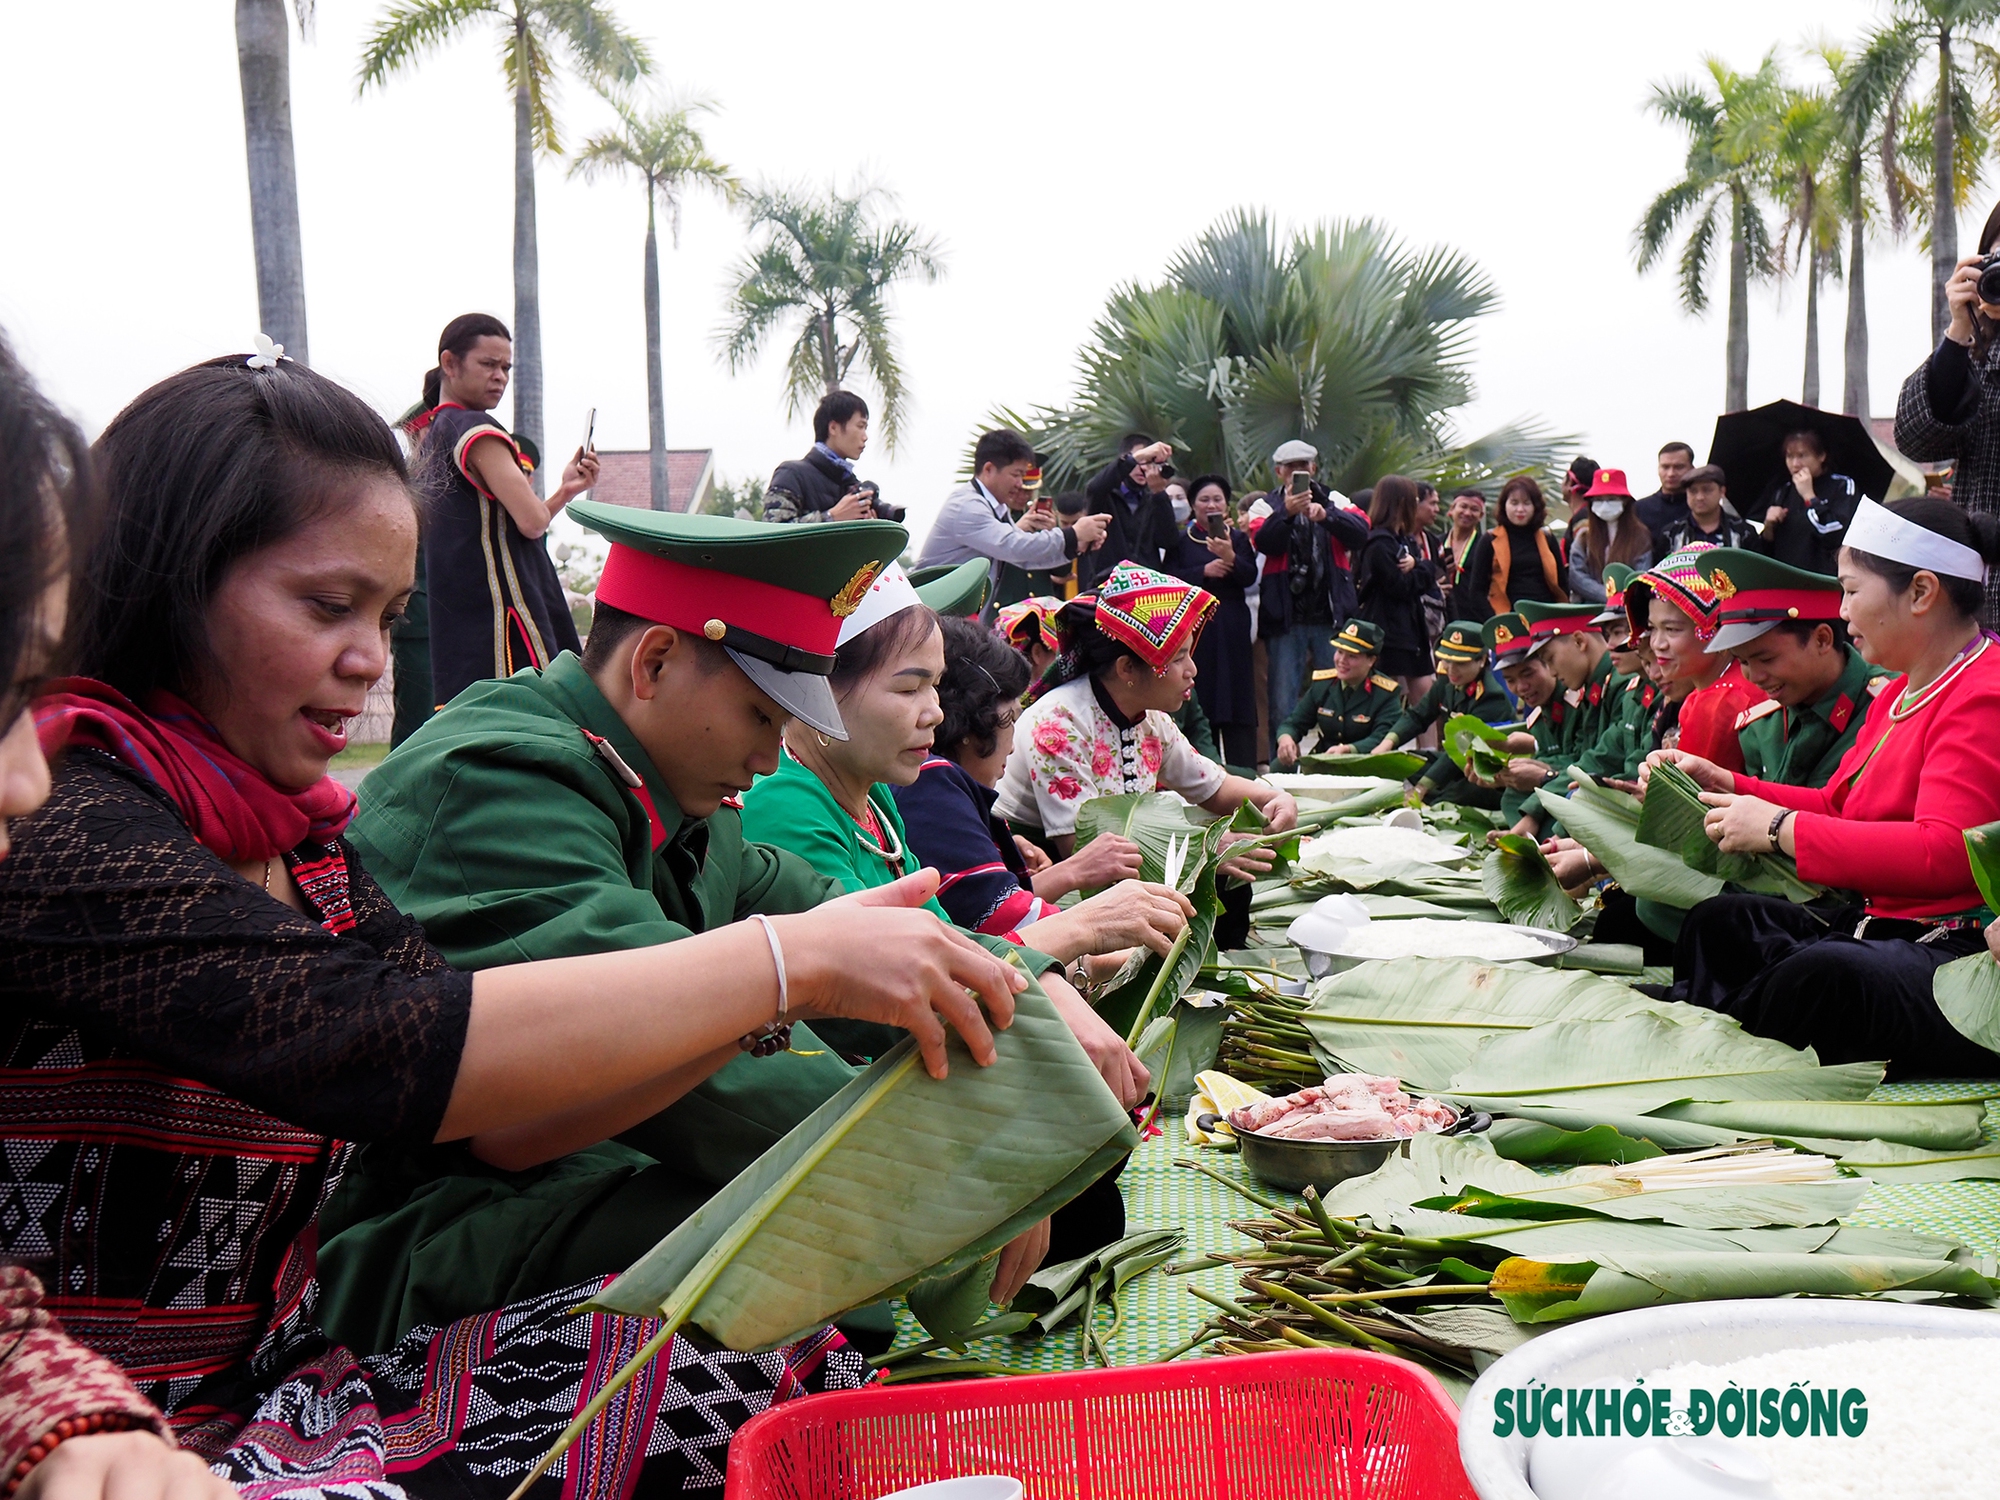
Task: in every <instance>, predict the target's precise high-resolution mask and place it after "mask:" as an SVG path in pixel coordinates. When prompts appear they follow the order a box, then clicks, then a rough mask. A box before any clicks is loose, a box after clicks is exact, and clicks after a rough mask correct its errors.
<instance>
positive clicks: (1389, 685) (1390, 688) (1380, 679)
mask: <svg viewBox="0 0 2000 1500" xmlns="http://www.w3.org/2000/svg"><path fill="white" fill-rule="evenodd" d="M1368 680H1369V681H1370V682H1372V683H1374V684H1375V686H1377V687H1378V688H1381V689H1382V690H1383V691H1384V692H1389V693H1393V692H1395V691H1396V689H1397V688H1399V687H1401V686H1402V684H1401V683H1400V682H1398V681H1396V679H1395V678H1393V677H1384V676H1383V675H1382V674H1381V673H1380V672H1377V673H1376V674H1375V675H1374V676H1372V677H1370V678H1369V679H1368Z"/></svg>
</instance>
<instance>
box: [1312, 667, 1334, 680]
mask: <svg viewBox="0 0 2000 1500" xmlns="http://www.w3.org/2000/svg"><path fill="white" fill-rule="evenodd" d="M1338 675H1339V668H1337V667H1328V668H1327V669H1326V670H1325V671H1323V672H1315V673H1313V681H1314V682H1326V681H1328V680H1329V679H1331V678H1333V677H1336V676H1338Z"/></svg>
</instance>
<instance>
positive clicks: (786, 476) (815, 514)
mask: <svg viewBox="0 0 2000 1500" xmlns="http://www.w3.org/2000/svg"><path fill="white" fill-rule="evenodd" d="M853 488H854V476H853V475H852V474H850V473H848V472H847V470H845V469H843V468H841V466H840V465H839V464H837V463H835V462H834V461H833V460H832V459H830V458H828V457H827V456H826V455H825V454H824V453H821V452H820V451H819V449H818V448H813V449H812V450H810V451H809V452H808V453H807V454H806V456H805V457H804V458H793V459H787V460H786V461H785V462H784V463H781V464H779V465H778V467H777V468H776V469H775V470H773V471H772V474H771V483H770V485H769V486H768V487H767V488H766V490H765V496H764V519H765V520H767V521H804V520H814V521H823V520H825V519H826V513H827V512H828V511H830V510H832V509H833V508H834V506H836V505H838V504H840V499H841V496H843V495H845V494H847V493H848V491H850V490H852V489H853Z"/></svg>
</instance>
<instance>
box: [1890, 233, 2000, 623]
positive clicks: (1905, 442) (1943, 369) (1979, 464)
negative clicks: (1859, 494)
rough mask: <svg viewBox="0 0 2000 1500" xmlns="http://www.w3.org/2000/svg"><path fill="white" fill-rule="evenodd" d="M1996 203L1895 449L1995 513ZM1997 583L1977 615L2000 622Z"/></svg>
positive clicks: (1999, 268) (1903, 416)
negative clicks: (1945, 466) (1939, 467)
mask: <svg viewBox="0 0 2000 1500" xmlns="http://www.w3.org/2000/svg"><path fill="white" fill-rule="evenodd" d="M1996 241H2000V207H1996V208H1995V209H1994V210H1993V212H1992V213H1991V214H1989V215H1988V216H1987V219H1986V227H1985V228H1983V229H1981V230H1980V231H1979V253H1978V254H1977V255H1973V256H1968V257H1967V258H1966V259H1964V260H1962V261H1960V262H1959V263H1958V269H1957V270H1956V271H1954V272H1953V273H1952V277H1951V280H1950V281H1948V282H1946V283H1945V300H1946V301H1947V302H1948V303H1949V304H1950V307H1951V323H1950V325H1949V326H1948V327H1946V329H1945V331H1944V337H1943V338H1942V339H1941V340H1939V341H1938V346H1937V348H1936V349H1935V350H1933V351H1932V353H1931V357H1930V358H1929V359H1928V360H1926V361H1925V362H1924V363H1923V364H1922V365H1920V366H1918V367H1917V369H1916V370H1915V371H1914V372H1913V373H1912V374H1911V375H1910V377H1909V379H1907V380H1905V381H1904V382H1903V389H1902V392H1901V394H1899V395H1898V396H1897V398H1896V447H1897V449H1898V450H1899V451H1900V452H1901V453H1903V454H1904V455H1905V456H1906V457H1909V458H1913V459H1915V460H1916V461H1917V462H1918V463H1949V464H1951V465H1952V474H1951V497H1952V499H1954V500H1956V501H1957V502H1958V503H1959V504H1960V505H1961V506H1963V507H1964V508H1965V509H1966V510H1968V511H1983V512H1985V513H1986V514H1988V515H1992V514H1994V513H1996V512H2000V338H1996V336H1995V335H1996V332H2000V255H1996V254H1995V253H1994V249H1995V242H1996ZM1997 605H2000V589H1995V590H1988V592H1987V598H1986V603H1985V604H1984V605H1983V606H1982V607H1981V610H1980V621H1981V623H1982V624H1984V625H1985V626H1987V627H1988V628H1989V629H1991V628H1993V627H1994V626H1995V625H1996V624H2000V609H1996V606H1997Z"/></svg>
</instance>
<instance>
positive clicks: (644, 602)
mask: <svg viewBox="0 0 2000 1500" xmlns="http://www.w3.org/2000/svg"><path fill="white" fill-rule="evenodd" d="M597 597H598V598H599V599H601V600H602V601H603V602H604V603H606V604H608V605H610V606H611V607H612V608H613V609H622V610H624V611H625V613H627V614H628V615H637V616H638V617H639V618H640V619H642V620H651V621H653V622H654V623H655V624H659V625H671V626H673V627H674V628H675V629H676V630H694V631H701V632H702V633H703V634H707V633H708V632H707V626H708V624H709V622H710V621H711V620H720V621H721V622H722V623H723V624H724V625H732V626H735V627H736V628H737V629H738V630H744V631H749V632H751V633H753V634H755V635H759V636H765V637H768V638H769V639H771V640H775V641H779V642H782V643H783V644H785V645H788V646H793V647H796V648H797V649H799V650H801V651H808V652H812V653H814V654H815V655H819V656H831V655H832V654H833V649H834V646H835V644H836V643H837V642H838V640H839V637H840V620H839V618H838V617H837V616H836V615H835V614H834V612H833V606H832V605H831V604H830V603H829V602H828V601H827V600H825V599H821V598H818V597H816V596H814V595H812V594H801V593H798V592H797V591H796V590H793V589H788V588H780V587H779V586H778V585H777V584H775V583H763V582H760V581H758V580H757V579H754V578H744V577H741V576H739V575H737V574H735V573H722V572H717V571H714V570H712V569H709V568H697V567H692V566H690V565H689V564H687V563H679V562H675V561H674V560H673V559H672V558H669V557H660V556H658V555H656V554H654V553H651V552H641V551H640V550H639V549H638V548H636V547H627V546H623V545H621V544H619V543H617V542H613V543H612V544H611V552H610V555H609V556H608V557H607V558H606V559H605V563H604V574H603V577H602V578H600V579H599V580H598V584H597Z"/></svg>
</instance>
